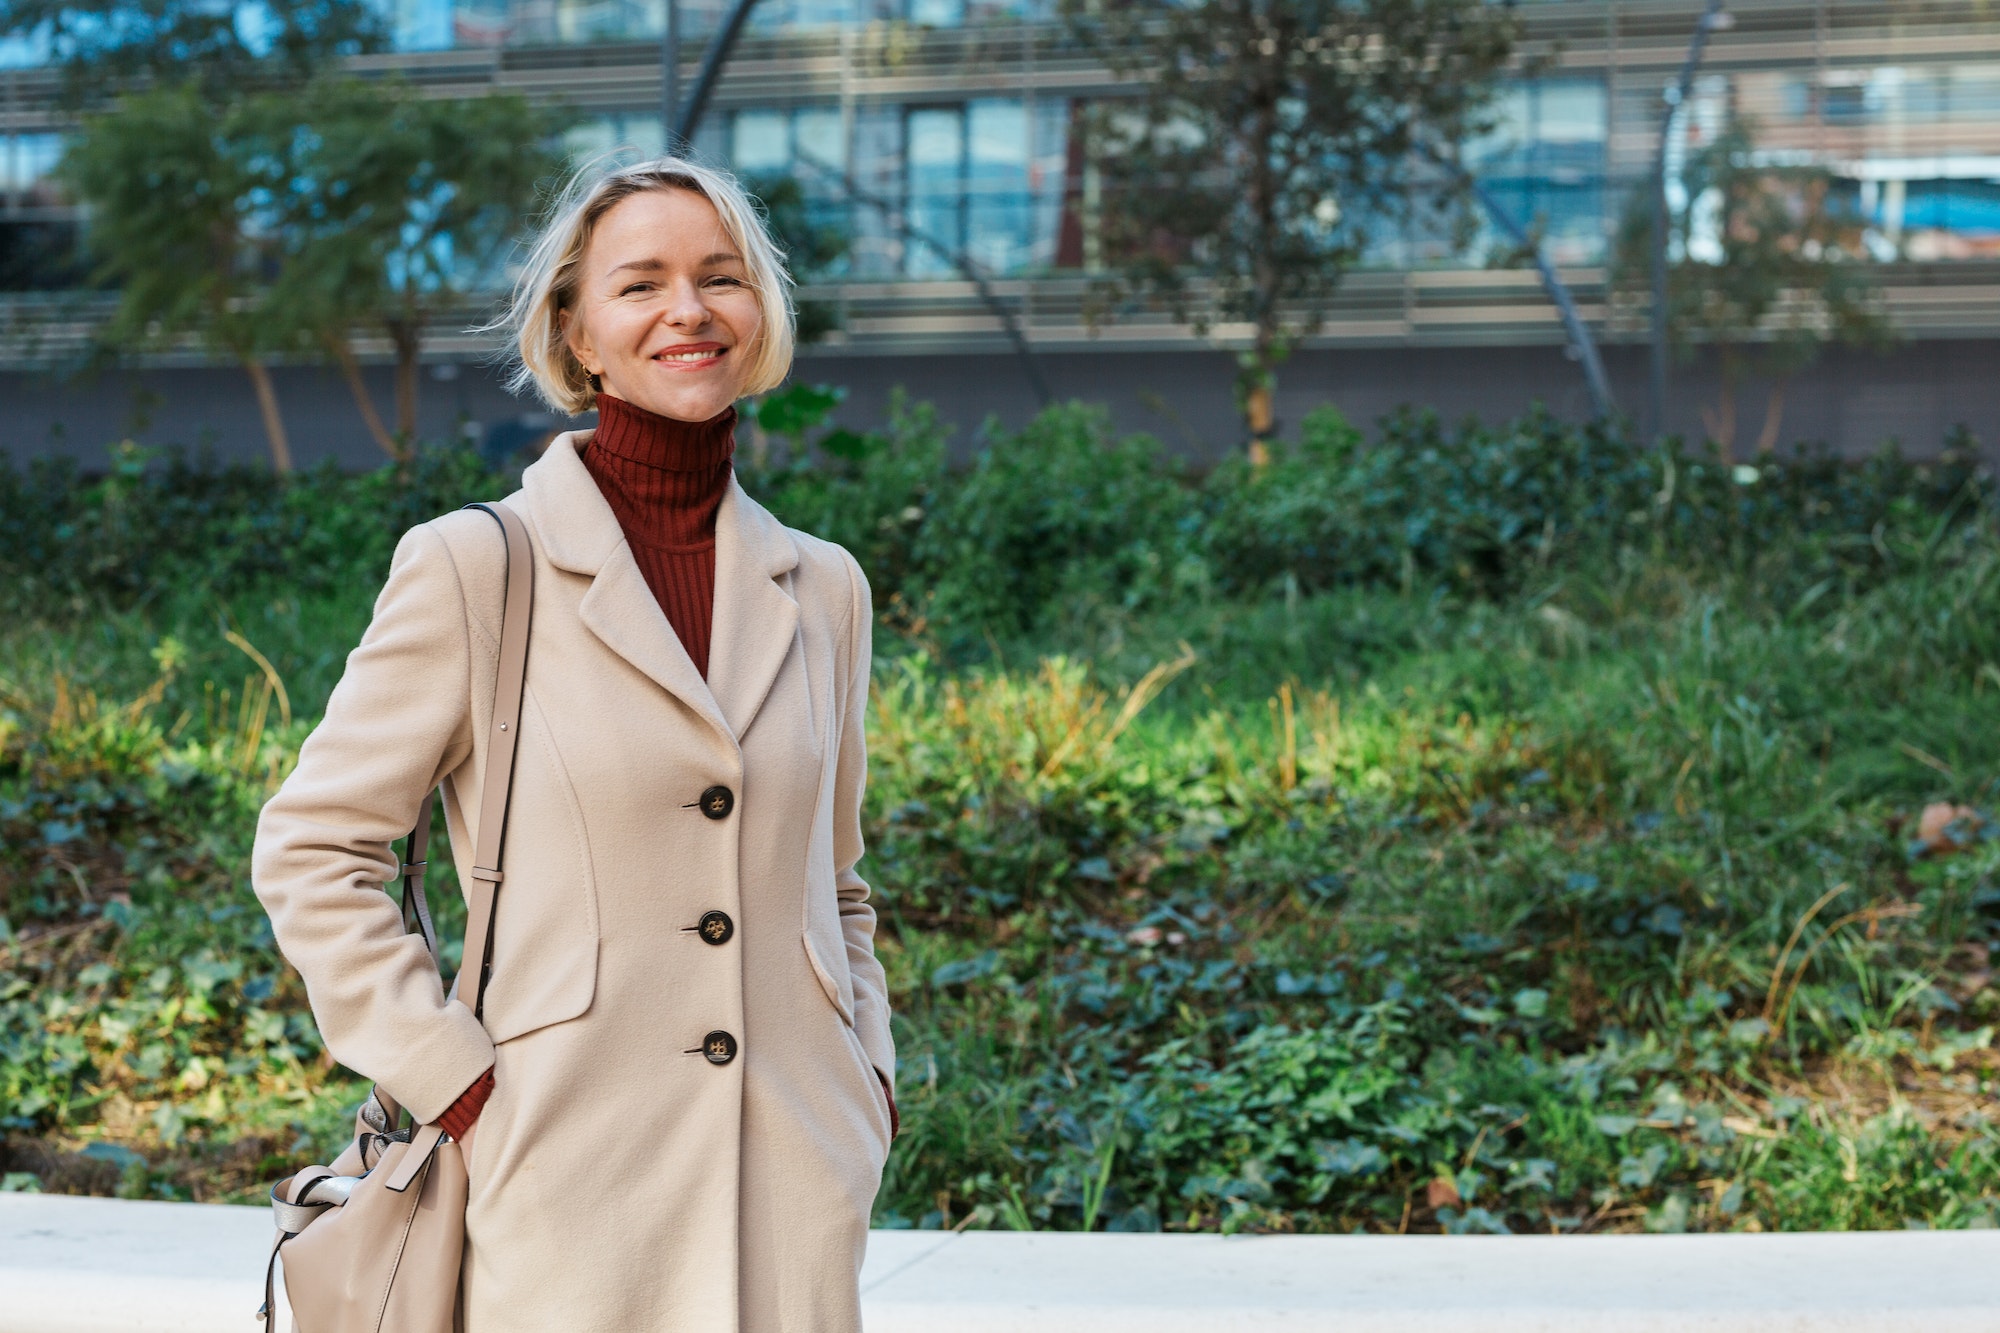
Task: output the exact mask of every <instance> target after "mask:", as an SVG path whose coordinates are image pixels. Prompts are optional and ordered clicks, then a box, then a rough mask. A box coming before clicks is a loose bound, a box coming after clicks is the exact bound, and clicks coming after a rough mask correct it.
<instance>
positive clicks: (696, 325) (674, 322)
mask: <svg viewBox="0 0 2000 1333" xmlns="http://www.w3.org/2000/svg"><path fill="white" fill-rule="evenodd" d="M660 319H661V321H662V322H664V323H665V324H666V326H667V327H668V328H670V329H675V330H678V331H679V332H682V333H692V332H694V331H695V330H697V329H700V328H701V327H702V326H703V325H705V324H707V323H708V320H709V312H708V303H707V302H706V301H704V300H702V297H701V288H700V286H698V285H697V284H695V283H693V282H690V281H687V280H685V279H683V280H681V281H678V282H676V283H674V285H673V287H672V289H671V291H670V292H669V294H668V298H667V306H666V309H665V310H663V311H662V312H661V313H660Z"/></svg>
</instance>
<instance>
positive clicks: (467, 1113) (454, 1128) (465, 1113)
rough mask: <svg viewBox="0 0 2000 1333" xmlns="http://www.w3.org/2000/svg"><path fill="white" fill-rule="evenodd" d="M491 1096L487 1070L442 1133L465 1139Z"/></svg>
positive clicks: (449, 1113)
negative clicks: (466, 1132) (466, 1133)
mask: <svg viewBox="0 0 2000 1333" xmlns="http://www.w3.org/2000/svg"><path fill="white" fill-rule="evenodd" d="M492 1095H493V1071H492V1070H491V1069H488V1070H487V1071H486V1072H485V1073H483V1074H481V1075H480V1076H479V1081H478V1082H477V1083H474V1084H473V1085H472V1086H471V1087H469V1088H467V1089H466V1090H465V1091H464V1092H461V1093H459V1094H458V1100H457V1101H455V1102H453V1103H452V1104H451V1105H450V1106H448V1107H446V1108H445V1112H444V1114H443V1115H441V1116H439V1117H438V1123H439V1124H440V1125H443V1126H444V1132H445V1133H447V1134H449V1135H451V1136H452V1137H453V1138H455V1139H462V1138H464V1137H465V1131H467V1130H468V1129H471V1128H472V1127H473V1126H474V1125H475V1124H477V1123H479V1113H480V1112H481V1111H483V1110H485V1109H486V1099H487V1098H488V1097H491V1096H492ZM894 1107H895V1104H894V1103H893V1102H892V1103H890V1111H889V1118H890V1119H891V1120H892V1121H893V1120H894V1119H895V1118H896V1112H895V1109H894Z"/></svg>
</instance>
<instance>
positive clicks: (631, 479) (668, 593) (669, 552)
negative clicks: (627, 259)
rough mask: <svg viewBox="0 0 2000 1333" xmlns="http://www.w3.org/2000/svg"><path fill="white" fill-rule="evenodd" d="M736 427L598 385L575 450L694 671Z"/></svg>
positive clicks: (488, 1076)
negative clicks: (589, 432)
mask: <svg viewBox="0 0 2000 1333" xmlns="http://www.w3.org/2000/svg"><path fill="white" fill-rule="evenodd" d="M735 430H736V409H735V408H733V407H732V408H730V409H729V410H728V411H726V412H724V413H723V414H722V415H721V416H719V417H716V418H715V419H713V420H711V421H702V422H686V421H675V420H672V419H671V418H668V417H662V416H655V415H654V414H653V413H651V412H648V411H646V410H645V409H644V408H639V407H634V406H632V404H630V403H628V402H624V401H623V400H621V399H617V398H613V397H611V396H610V395H608V394H599V395H598V396H597V433H596V434H595V435H593V436H591V439H590V446H589V447H588V448H587V449H585V450H584V451H583V466H584V467H585V469H586V470H588V471H589V473H590V475H591V478H592V479H593V480H594V481H596V482H597V488H598V489H599V490H600V491H602V492H603V493H604V498H605V500H606V501H607V502H609V503H610V505H611V512H612V513H614V514H616V515H617V516H618V526H619V527H620V528H622V529H624V531H625V540H626V541H627V542H628V543H629V544H630V545H631V547H632V555H633V557H634V558H635V559H636V560H637V561H638V562H639V572H640V573H641V574H643V575H644V576H645V579H646V586H647V587H648V588H650V589H652V591H653V597H654V599H655V600H656V601H658V602H659V604H660V609H661V610H662V611H664V612H666V615H667V623H668V624H669V625H672V626H673V627H674V633H675V634H677V635H679V636H680V641H681V644H682V645H683V646H684V647H685V648H686V649H687V654H688V656H689V657H690V658H692V659H693V660H694V665H695V670H697V671H699V672H701V675H702V679H703V680H706V679H708V645H709V631H710V629H711V628H712V627H713V625H714V621H715V513H716V510H718V509H720V508H721V507H722V496H723V492H725V491H727V490H728V489H729V476H730V459H731V457H732V456H733V455H734V454H735V452H736V438H735ZM877 1077H880V1074H879V1072H878V1074H877ZM882 1091H883V1094H884V1095H885V1096H887V1097H888V1099H889V1120H890V1135H891V1137H894V1135H895V1134H896V1132H897V1131H899V1130H900V1129H901V1128H902V1126H901V1123H900V1119H901V1118H900V1117H899V1116H898V1115H897V1110H896V1098H895V1094H893V1093H891V1092H890V1091H889V1081H888V1080H887V1079H883V1080H882ZM492 1092H493V1071H492V1070H491V1069H488V1070H487V1071H486V1072H485V1073H484V1074H481V1075H480V1076H479V1081H478V1082H476V1083H474V1084H473V1085H472V1086H471V1087H469V1088H467V1089H466V1090H465V1091H464V1092H463V1093H461V1094H459V1098H458V1100H457V1101H455V1102H453V1103H452V1104H451V1107H450V1108H449V1109H448V1110H446V1111H445V1113H444V1114H443V1115H441V1116H439V1117H438V1123H440V1124H442V1125H443V1126H444V1128H445V1131H446V1132H447V1133H449V1134H450V1135H451V1136H452V1137H453V1138H463V1137H464V1135H465V1131H466V1130H468V1129H470V1128H471V1127H472V1125H473V1123H474V1122H475V1121H477V1120H478V1119H479V1113H480V1111H481V1110H483V1109H484V1108H485V1106H486V1099H487V1098H488V1097H489V1096H491V1095H492Z"/></svg>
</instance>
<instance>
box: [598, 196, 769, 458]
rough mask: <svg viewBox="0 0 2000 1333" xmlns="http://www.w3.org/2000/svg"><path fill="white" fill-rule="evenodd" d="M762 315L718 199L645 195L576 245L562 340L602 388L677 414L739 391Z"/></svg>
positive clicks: (692, 413)
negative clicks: (577, 261)
mask: <svg viewBox="0 0 2000 1333" xmlns="http://www.w3.org/2000/svg"><path fill="white" fill-rule="evenodd" d="M763 322H764V312H763V307H762V305H761V304H760V303H759V302H758V299H757V292H756V290H755V288H754V287H752V285H751V282H750V273H749V269H748V267H747V266H746V265H745V263H744V260H743V256H742V254H741V253H740V248H739V247H738V246H737V244H736V243H735V242H734V241H732V240H731V239H730V238H729V232H728V229H727V228H725V227H724V226H723V225H722V218H721V216H720V215H719V214H717V213H716V211H715V205H713V204H711V203H710V202H709V201H708V200H707V199H706V198H704V197H703V196H701V195H700V194H697V193H695V192H694V191H692V190H683V189H661V190H647V191H644V192H642V193H639V194H634V195H631V196H628V197H627V198H625V199H621V200H620V201H619V202H618V203H616V204H614V205H612V207H611V208H610V210H609V211H607V212H606V213H605V214H604V216H603V217H602V218H600V219H598V222H597V226H596V228H595V230H593V231H592V233H591V236H590V241H589V243H588V244H587V245H586V246H585V247H584V251H583V260H582V263H581V265H580V266H579V270H578V277H577V285H576V290H575V295H574V298H573V300H572V301H571V303H570V304H569V306H568V307H567V308H565V309H564V310H563V312H562V327H563V336H564V337H565V338H566V339H567V340H568V341H569V345H570V350H571V351H573V352H575V353H576V358H577V360H578V361H580V362H582V364H583V368H584V369H585V370H587V371H589V372H590V373H591V374H593V375H596V376H597V377H598V378H599V380H600V382H601V383H602V385H603V391H604V392H605V393H608V394H610V395H611V396H612V397H614V398H622V399H624V400H625V401H626V402H628V403H631V404H632V405H633V406H635V407H642V408H644V409H646V410H647V411H648V412H654V413H657V414H658V415H660V416H663V417H672V418H673V419H675V420H676V421H707V420H709V419H710V418H712V417H714V416H716V415H718V414H719V413H721V412H722V411H723V410H724V409H725V408H727V407H728V406H729V405H730V404H732V403H734V402H735V401H736V400H737V399H738V398H740V397H742V396H743V386H744V384H745V382H746V381H747V380H748V378H749V374H750V370H751V362H752V359H753V357H754V355H755V353H756V350H757V338H758V335H759V334H760V333H761V332H762V329H763Z"/></svg>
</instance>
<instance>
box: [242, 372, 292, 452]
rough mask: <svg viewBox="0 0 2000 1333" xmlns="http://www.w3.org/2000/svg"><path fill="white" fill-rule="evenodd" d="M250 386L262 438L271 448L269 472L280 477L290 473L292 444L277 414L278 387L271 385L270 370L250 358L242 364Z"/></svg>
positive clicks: (283, 422)
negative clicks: (262, 421) (261, 426)
mask: <svg viewBox="0 0 2000 1333" xmlns="http://www.w3.org/2000/svg"><path fill="white" fill-rule="evenodd" d="M243 369H244V372H245V373H246V374H248V375H249V376H250V385H251V387H252V388H254V389H256V391H257V410H258V412H260V413H261V414H262V415H263V417H264V438H265V439H266V440H267V441H268V442H269V443H270V446H271V470H272V471H273V472H275V473H277V474H278V475H279V476H281V477H285V476H290V475H291V471H292V443H291V441H290V440H288V439H286V438H285V419H284V418H283V417H282V416H280V415H279V414H278V387H277V386H276V385H275V384H273V383H271V370H270V367H268V366H266V365H265V364H264V363H263V362H262V361H259V360H257V358H255V357H250V358H248V359H246V360H245V361H244V362H243Z"/></svg>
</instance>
